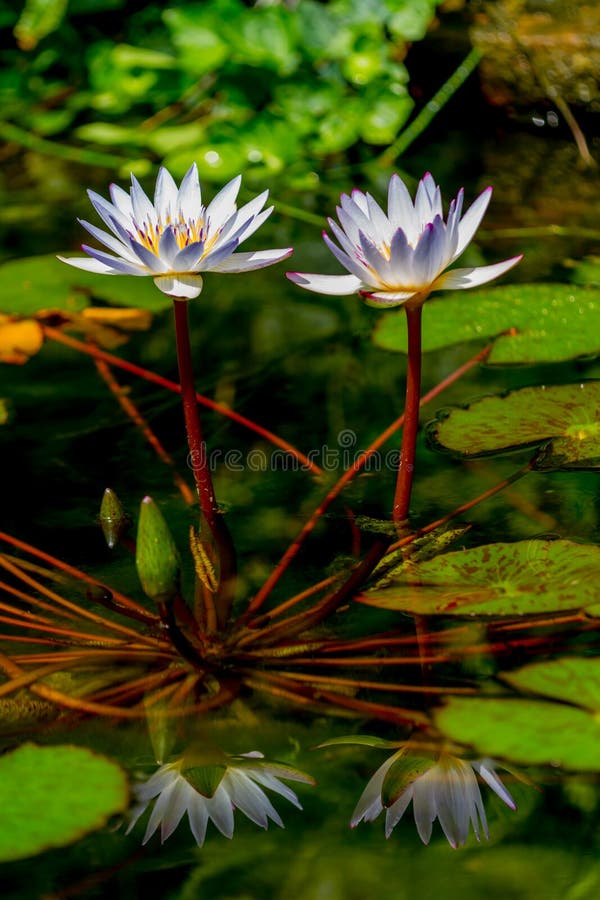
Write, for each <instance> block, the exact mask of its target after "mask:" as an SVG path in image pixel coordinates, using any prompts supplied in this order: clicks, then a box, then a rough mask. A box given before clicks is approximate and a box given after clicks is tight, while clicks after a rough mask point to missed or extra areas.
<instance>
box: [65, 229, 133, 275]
mask: <svg viewBox="0 0 600 900" xmlns="http://www.w3.org/2000/svg"><path fill="white" fill-rule="evenodd" d="M77 221H78V222H79V224H80V225H83V227H84V228H85V230H86V231H89V233H90V234H91V235H92V237H95V238H96V240H97V241H100V243H101V244H104V246H105V247H108V249H109V250H113V251H114V252H115V253H117V254H121V255H123V256H124V257H125V258H126V259H127V260H129V261H130V262H133V263H134V264H137V260H136V258H135V256H134V254H133V253H132V252H131V249H130V247H129V246H128V245H127V246H126V245H125V244H124V243H123V241H120V240H119V239H118V238H115V237H113V236H112V235H111V234H107V233H106V231H102V229H101V228H97V227H96V226H95V225H92V224H91V223H90V222H86V221H85V219H77Z"/></svg>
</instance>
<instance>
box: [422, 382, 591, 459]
mask: <svg viewBox="0 0 600 900" xmlns="http://www.w3.org/2000/svg"><path fill="white" fill-rule="evenodd" d="M428 437H429V440H430V442H431V444H432V446H433V447H434V448H435V449H436V450H441V451H442V452H446V453H451V454H452V455H453V456H458V457H462V458H464V459H472V458H474V457H479V456H494V455H496V454H500V453H511V452H513V451H516V450H523V449H526V448H528V447H543V451H542V453H541V455H540V456H538V457H537V459H536V461H535V463H534V468H535V469H539V470H545V471H548V470H557V469H563V470H564V469H597V468H599V467H600V381H584V382H580V383H577V384H559V385H548V386H546V385H537V386H534V387H526V388H520V389H519V390H516V391H510V392H509V393H506V394H500V395H497V396H492V397H482V398H481V399H480V400H475V401H474V402H473V403H470V404H469V405H468V406H461V407H458V406H457V407H453V408H451V409H447V410H442V411H441V412H439V413H438V415H437V418H436V419H435V420H434V421H433V422H431V423H430V424H429V426H428Z"/></svg>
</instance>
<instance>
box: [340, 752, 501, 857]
mask: <svg viewBox="0 0 600 900" xmlns="http://www.w3.org/2000/svg"><path fill="white" fill-rule="evenodd" d="M476 773H477V775H479V776H480V777H481V778H482V779H483V781H485V782H486V784H487V785H488V786H489V787H490V788H491V789H492V790H493V791H494V793H495V794H497V795H498V797H500V799H501V800H502V801H503V802H504V803H506V805H507V806H509V807H510V808H511V809H515V804H514V801H513V799H512V797H511V795H510V794H509V792H508V791H507V790H506V788H505V787H504V785H503V784H502V782H501V781H500V779H499V778H498V776H497V775H496V773H495V771H494V765H493V763H492V762H491V760H489V759H482V760H472V761H465V760H462V759H458V757H456V756H451V755H449V754H446V753H443V754H441V756H440V757H439V759H438V760H437V761H435V760H433V759H429V758H420V757H418V756H414V755H413V754H411V753H407V752H406V750H405V749H404V748H403V749H402V750H400V751H399V752H398V753H395V754H394V755H393V756H391V757H390V758H389V759H387V760H386V761H385V762H384V763H383V765H382V766H380V768H379V769H378V770H377V771H376V772H375V774H374V775H373V777H372V778H371V780H370V781H369V783H368V784H367V787H366V788H365V790H364V791H363V793H362V796H361V797H360V800H359V801H358V803H357V805H356V809H355V810H354V813H353V815H352V819H351V822H350V824H351V826H352V827H353V828H354V827H355V826H356V825H358V823H359V822H361V821H363V820H364V821H365V822H372V821H373V820H374V819H376V818H377V816H378V815H379V814H380V813H381V812H383V810H384V809H385V836H386V837H389V836H390V834H391V833H392V830H393V829H394V828H395V826H396V825H397V824H398V822H399V821H400V819H401V818H402V816H403V815H404V813H405V812H406V810H407V808H408V806H409V805H410V802H411V800H412V804H413V813H414V817H415V824H416V826H417V831H418V832H419V837H420V838H421V840H422V841H423V843H424V844H428V843H429V840H430V838H431V832H432V830H433V823H434V821H435V819H439V821H440V825H441V826H442V830H443V832H444V834H445V835H446V838H447V840H448V843H449V844H450V845H451V846H452V847H454V848H456V847H461V846H462V845H463V844H465V843H466V841H467V838H468V836H469V830H470V828H471V827H472V828H473V833H474V834H475V837H476V838H477V840H480V837H481V834H483V835H484V837H485V838H487V837H488V826H487V819H486V815H485V809H484V807H483V801H482V799H481V791H480V789H479V783H478V781H477V775H476Z"/></svg>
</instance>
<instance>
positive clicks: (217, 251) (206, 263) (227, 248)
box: [199, 238, 240, 272]
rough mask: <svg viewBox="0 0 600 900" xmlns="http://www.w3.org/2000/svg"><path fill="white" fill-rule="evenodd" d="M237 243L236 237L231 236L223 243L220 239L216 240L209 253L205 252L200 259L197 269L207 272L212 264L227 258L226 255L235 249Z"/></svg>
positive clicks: (217, 263)
mask: <svg viewBox="0 0 600 900" xmlns="http://www.w3.org/2000/svg"><path fill="white" fill-rule="evenodd" d="M239 243H240V242H239V241H238V239H237V238H231V239H230V240H228V241H225V243H223V244H222V243H221V241H216V242H215V244H214V245H213V249H212V250H211V251H210V253H207V255H206V256H205V257H203V259H202V260H201V265H200V269H199V270H201V271H203V272H209V271H210V270H211V269H213V267H214V266H218V265H219V263H220V262H222V261H223V260H224V259H227V257H228V256H231V254H232V253H233V251H234V250H236V249H237V247H238V245H239Z"/></svg>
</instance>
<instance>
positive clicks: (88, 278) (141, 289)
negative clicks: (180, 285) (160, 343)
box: [0, 253, 171, 316]
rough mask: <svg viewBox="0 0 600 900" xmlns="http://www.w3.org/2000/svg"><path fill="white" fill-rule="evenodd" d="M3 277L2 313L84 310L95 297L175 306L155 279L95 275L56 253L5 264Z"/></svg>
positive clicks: (149, 306)
mask: <svg viewBox="0 0 600 900" xmlns="http://www.w3.org/2000/svg"><path fill="white" fill-rule="evenodd" d="M65 255H66V256H71V255H75V256H76V255H78V254H70V253H66V254H65ZM79 255H81V254H79ZM0 279H1V281H2V299H1V300H0V312H4V313H10V314H13V315H23V316H28V315H34V314H35V313H37V312H39V311H40V310H42V309H64V310H66V311H67V312H80V311H81V310H82V309H84V308H85V307H86V306H87V305H88V303H89V301H90V299H91V298H92V297H93V298H95V299H97V300H104V301H105V302H106V303H113V304H115V305H117V306H136V307H141V308H142V309H148V310H151V311H155V312H159V311H160V310H162V309H168V307H169V306H170V305H171V299H170V298H169V297H167V295H166V294H163V293H161V291H159V290H158V289H157V288H156V287H155V286H154V283H153V282H152V279H151V278H135V277H131V276H127V275H95V274H93V273H92V272H84V271H83V270H82V269H75V268H73V266H69V265H66V264H65V263H63V262H61V261H60V260H59V259H57V258H56V256H52V255H50V256H31V257H29V258H28V259H15V260H11V261H10V262H7V263H4V265H2V266H0Z"/></svg>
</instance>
